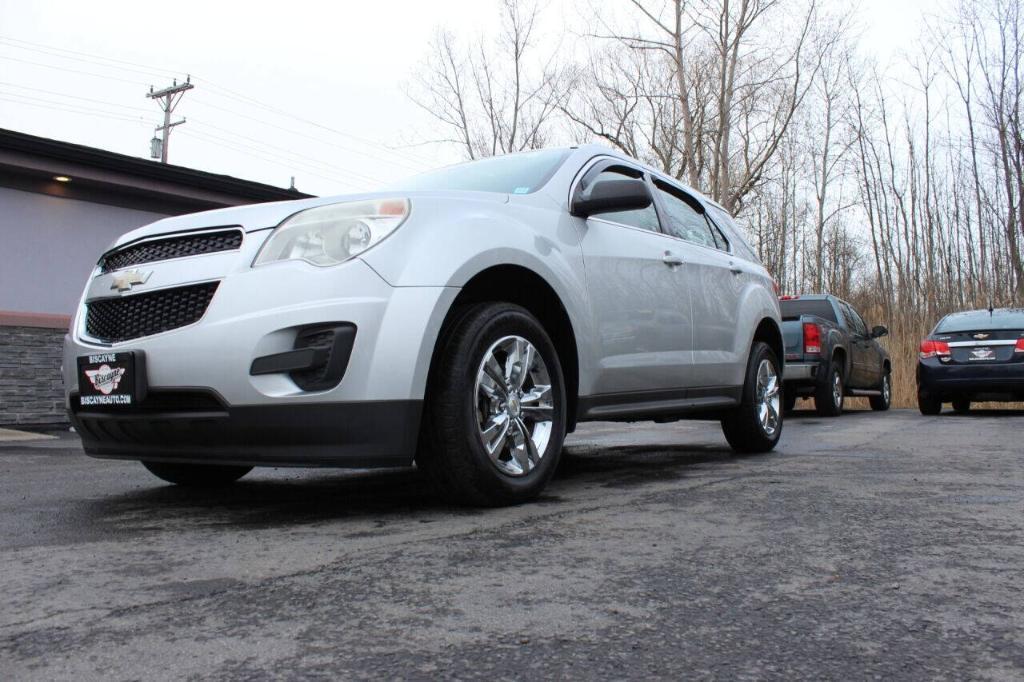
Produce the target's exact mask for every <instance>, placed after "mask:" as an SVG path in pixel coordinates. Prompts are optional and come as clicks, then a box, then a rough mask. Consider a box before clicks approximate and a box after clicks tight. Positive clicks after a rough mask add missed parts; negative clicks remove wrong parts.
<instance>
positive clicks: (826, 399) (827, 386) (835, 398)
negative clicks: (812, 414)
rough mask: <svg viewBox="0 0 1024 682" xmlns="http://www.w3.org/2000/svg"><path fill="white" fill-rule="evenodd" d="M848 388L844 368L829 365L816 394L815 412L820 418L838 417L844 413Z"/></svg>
mask: <svg viewBox="0 0 1024 682" xmlns="http://www.w3.org/2000/svg"><path fill="white" fill-rule="evenodd" d="M845 391H846V386H845V385H844V383H843V368H842V367H840V366H839V365H837V364H836V363H835V360H833V361H832V362H830V363H829V365H828V371H827V372H825V374H824V376H823V377H822V381H821V382H820V383H819V384H818V386H817V388H816V390H815V392H814V410H815V411H816V412H817V413H818V416H819V417H838V416H839V415H841V414H842V413H843V401H844V400H845Z"/></svg>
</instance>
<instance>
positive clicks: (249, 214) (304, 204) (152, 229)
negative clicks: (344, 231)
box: [107, 190, 508, 250]
mask: <svg viewBox="0 0 1024 682" xmlns="http://www.w3.org/2000/svg"><path fill="white" fill-rule="evenodd" d="M399 197H404V198H408V199H409V200H410V201H412V202H413V205H414V207H415V203H416V199H417V198H432V199H449V200H456V201H457V200H472V201H487V202H494V203H499V204H503V203H506V202H508V195H507V194H498V193H495V192H464V191H442V192H438V191H431V192H422V191H421V192H403V191H401V190H394V191H388V192H367V193H364V194H345V195H340V196H333V197H315V198H312V199H297V200H294V201H273V202H270V203H266V204H249V205H246V206H231V207H229V208H218V209H215V210H212V211H202V212H200V213H189V214H187V215H180V216H173V217H170V218H164V219H162V220H158V221H156V222H155V223H150V224H149V225H145V226H143V227H140V228H137V229H135V230H132V231H130V232H126V233H125V234H123V235H121V236H120V237H118V239H117V240H116V241H115V242H114V243H113V244H111V245H110V247H108V249H107V250H110V249H113V248H117V247H118V246H121V245H122V244H126V243H128V242H132V241H135V240H137V239H141V238H143V237H152V236H156V235H161V234H169V233H174V232H188V231H191V230H201V229H204V228H208V227H230V226H236V225H237V226H240V227H241V228H242V229H243V230H245V231H246V232H255V231H257V230H266V229H269V228H272V227H277V226H278V225H280V224H281V223H282V222H283V221H284V220H285V219H286V218H288V217H289V216H291V215H293V214H295V213H298V212H299V211H304V210H305V209H307V208H313V207H315V206H327V205H329V204H340V203H343V202H348V201H364V200H371V199H390V198H399ZM413 210H415V208H413Z"/></svg>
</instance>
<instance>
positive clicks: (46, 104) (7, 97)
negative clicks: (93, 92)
mask: <svg viewBox="0 0 1024 682" xmlns="http://www.w3.org/2000/svg"><path fill="white" fill-rule="evenodd" d="M12 97H16V98H19V99H12ZM21 98H24V99H30V100H35V101H28V102H26V101H24V99H21ZM0 99H3V100H4V101H6V102H12V103H14V104H22V105H25V106H30V107H39V108H42V109H51V110H53V111H64V112H68V113H72V114H82V115H85V116H98V117H100V118H109V119H112V120H116V121H126V122H128V123H140V124H146V122H145V121H144V120H142V118H141V117H139V118H131V117H129V116H125V115H122V114H115V113H111V112H106V111H102V110H99V109H87V108H84V107H77V106H72V105H69V104H67V103H65V102H53V101H50V100H44V99H41V98H39V97H28V96H27V95H19V94H17V93H2V92H0ZM37 102H38V103H37ZM146 125H148V124H146Z"/></svg>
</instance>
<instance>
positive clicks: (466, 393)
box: [416, 303, 567, 506]
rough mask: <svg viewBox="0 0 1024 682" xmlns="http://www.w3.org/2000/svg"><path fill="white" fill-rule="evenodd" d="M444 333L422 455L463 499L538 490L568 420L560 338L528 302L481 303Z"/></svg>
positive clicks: (505, 500)
mask: <svg viewBox="0 0 1024 682" xmlns="http://www.w3.org/2000/svg"><path fill="white" fill-rule="evenodd" d="M439 343H440V346H439V347H438V350H437V356H436V360H435V367H434V368H433V370H432V372H431V377H430V380H429V381H428V384H427V400H426V405H425V408H424V413H423V428H422V430H421V436H420V448H419V452H417V454H416V465H417V466H418V467H419V468H420V469H422V470H423V471H424V473H425V474H426V475H427V476H428V477H429V478H430V479H431V481H432V482H433V483H434V485H435V486H436V487H437V488H439V491H440V492H441V493H442V494H444V495H445V496H446V497H447V498H449V499H454V500H456V501H458V502H460V503H464V504H471V505H477V506H501V505H510V504H519V503H522V502H526V501H528V500H532V499H534V498H536V497H537V496H538V495H540V493H541V492H542V491H543V490H544V487H545V486H546V485H547V484H548V481H549V480H550V479H551V476H552V474H553V473H554V471H555V468H556V467H557V466H558V459H559V456H560V455H561V451H562V441H563V440H564V439H565V429H566V422H567V416H566V404H567V401H566V397H565V384H564V381H563V378H562V367H561V365H560V364H559V361H558V353H557V351H556V350H555V347H554V344H552V343H551V339H550V338H548V335H547V333H546V332H545V331H544V328H543V327H541V325H540V323H539V322H538V321H537V319H536V318H535V317H534V316H533V315H531V314H530V313H529V311H527V310H526V309H525V308H522V307H520V306H517V305H513V304H511V303H481V304H476V305H473V306H471V307H469V308H467V309H465V310H463V311H461V314H460V316H459V317H458V318H457V321H456V322H455V324H454V325H452V327H451V328H450V329H449V330H448V331H447V332H446V333H445V335H444V337H443V338H442V339H441V340H440V341H439ZM524 361H525V363H526V364H527V365H528V367H527V369H526V370H525V371H524V370H523V369H522V367H523V364H524ZM485 443H486V444H485Z"/></svg>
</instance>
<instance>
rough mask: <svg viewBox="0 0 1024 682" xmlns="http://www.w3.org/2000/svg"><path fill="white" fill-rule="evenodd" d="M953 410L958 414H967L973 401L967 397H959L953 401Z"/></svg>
mask: <svg viewBox="0 0 1024 682" xmlns="http://www.w3.org/2000/svg"><path fill="white" fill-rule="evenodd" d="M953 411H954V412H956V413H957V414H967V413H968V412H970V411H971V401H970V400H967V399H966V398H957V399H956V400H954V401H953Z"/></svg>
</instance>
